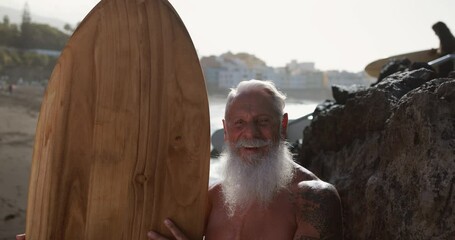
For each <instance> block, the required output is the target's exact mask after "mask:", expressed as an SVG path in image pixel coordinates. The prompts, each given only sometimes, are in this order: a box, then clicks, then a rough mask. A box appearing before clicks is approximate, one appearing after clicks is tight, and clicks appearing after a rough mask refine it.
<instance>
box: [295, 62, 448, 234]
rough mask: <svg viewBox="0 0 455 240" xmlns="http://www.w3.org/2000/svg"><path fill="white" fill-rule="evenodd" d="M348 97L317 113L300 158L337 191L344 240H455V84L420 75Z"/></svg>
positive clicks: (403, 75) (408, 74)
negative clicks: (341, 214)
mask: <svg viewBox="0 0 455 240" xmlns="http://www.w3.org/2000/svg"><path fill="white" fill-rule="evenodd" d="M347 95H348V97H347V98H346V99H345V103H344V104H341V103H337V102H334V101H330V102H326V103H325V105H323V106H322V105H321V106H319V108H318V110H317V114H315V117H314V119H313V122H312V123H311V125H310V126H309V127H307V128H306V129H305V131H304V140H303V146H302V150H301V153H300V157H301V158H300V163H301V164H302V165H304V166H305V167H307V168H308V169H310V170H311V171H313V172H314V173H316V174H317V175H318V176H319V177H320V178H321V179H323V180H325V181H328V182H330V183H332V184H334V185H335V186H336V188H337V189H338V191H339V193H340V197H341V200H342V204H343V212H344V213H343V215H344V227H345V238H346V239H455V79H452V78H437V74H436V73H435V72H434V71H431V70H428V69H425V68H420V69H417V70H413V71H404V72H398V73H395V74H393V75H390V76H389V77H387V78H385V79H384V80H383V81H381V82H380V83H378V84H377V85H376V86H375V87H370V88H368V89H360V90H358V91H357V92H354V93H350V94H347ZM343 101H344V100H343Z"/></svg>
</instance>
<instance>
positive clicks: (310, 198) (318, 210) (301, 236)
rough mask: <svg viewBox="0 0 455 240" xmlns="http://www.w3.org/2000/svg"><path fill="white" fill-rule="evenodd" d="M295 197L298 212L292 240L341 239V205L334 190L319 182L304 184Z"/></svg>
mask: <svg viewBox="0 0 455 240" xmlns="http://www.w3.org/2000/svg"><path fill="white" fill-rule="evenodd" d="M294 195H295V196H294V198H295V204H296V208H297V212H296V218H297V219H296V220H297V231H296V233H295V236H294V240H305V239H343V221H342V210H341V201H340V197H339V195H338V192H337V190H336V189H335V187H333V186H332V185H331V184H328V183H325V182H323V181H320V180H314V181H304V182H301V183H299V185H298V191H297V192H295V193H294Z"/></svg>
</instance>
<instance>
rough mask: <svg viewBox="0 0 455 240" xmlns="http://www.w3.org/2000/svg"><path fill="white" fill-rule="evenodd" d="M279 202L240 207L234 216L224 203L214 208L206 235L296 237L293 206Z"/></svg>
mask: <svg viewBox="0 0 455 240" xmlns="http://www.w3.org/2000/svg"><path fill="white" fill-rule="evenodd" d="M275 205H278V206H275ZM275 205H273V204H272V205H271V206H268V207H267V208H265V207H259V206H255V207H250V208H248V209H243V210H238V211H236V212H235V214H234V215H233V216H229V215H228V214H227V210H226V209H225V208H224V207H222V206H220V207H219V208H214V209H212V212H211V214H210V216H209V219H208V224H207V229H206V238H205V239H207V240H210V239H216V240H223V239H229V240H232V239H261V240H267V239H292V238H293V236H294V233H295V230H296V228H297V225H296V221H295V213H294V212H293V210H292V206H290V205H288V204H275Z"/></svg>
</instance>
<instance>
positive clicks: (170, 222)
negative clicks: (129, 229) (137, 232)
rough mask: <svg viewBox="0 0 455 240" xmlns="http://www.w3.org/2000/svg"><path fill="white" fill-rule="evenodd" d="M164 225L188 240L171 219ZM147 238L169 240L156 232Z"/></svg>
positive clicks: (181, 238)
mask: <svg viewBox="0 0 455 240" xmlns="http://www.w3.org/2000/svg"><path fill="white" fill-rule="evenodd" d="M164 225H166V227H167V228H168V229H169V231H171V233H172V235H174V237H175V239H176V240H188V238H187V237H186V236H185V234H183V232H182V231H180V229H179V228H178V227H177V226H176V225H175V224H174V223H173V222H172V221H171V220H169V219H166V220H164ZM147 237H149V239H154V240H168V239H167V238H166V237H164V236H162V235H161V234H159V233H157V232H154V231H150V232H148V233H147ZM24 240H25V239H24Z"/></svg>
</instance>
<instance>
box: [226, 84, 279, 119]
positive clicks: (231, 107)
mask: <svg viewBox="0 0 455 240" xmlns="http://www.w3.org/2000/svg"><path fill="white" fill-rule="evenodd" d="M242 112H243V113H251V114H268V115H271V116H277V117H280V110H279V109H277V106H276V104H275V103H274V99H273V97H272V96H271V95H270V94H269V93H267V92H266V91H260V90H252V91H247V92H242V93H239V94H238V95H236V96H235V97H234V98H233V99H232V101H231V102H230V103H228V105H227V106H226V116H225V117H226V118H228V117H229V116H230V115H232V114H235V113H242Z"/></svg>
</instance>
